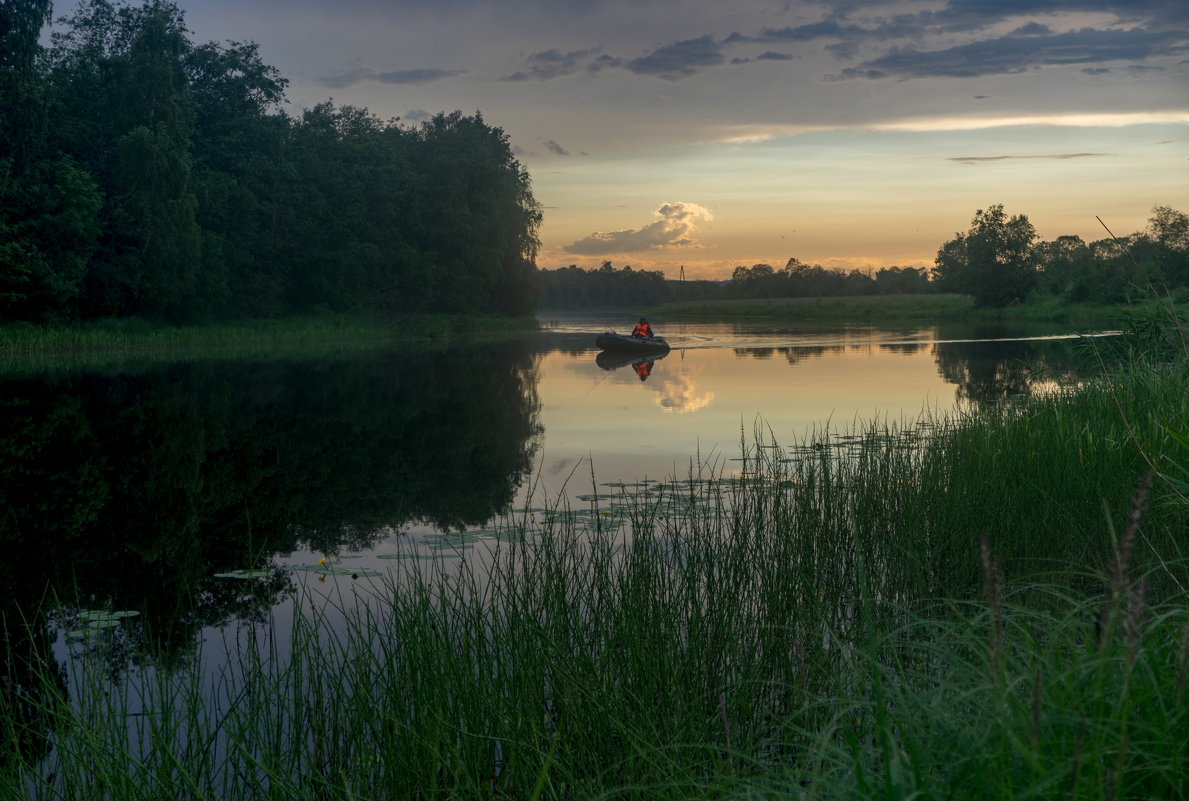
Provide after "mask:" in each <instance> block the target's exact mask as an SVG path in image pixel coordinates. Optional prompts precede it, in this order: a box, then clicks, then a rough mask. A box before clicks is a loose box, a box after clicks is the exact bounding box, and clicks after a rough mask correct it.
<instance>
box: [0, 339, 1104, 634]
mask: <svg viewBox="0 0 1189 801" xmlns="http://www.w3.org/2000/svg"><path fill="white" fill-rule="evenodd" d="M606 327H607V325H606V324H605V323H604V322H602V321H599V320H582V319H570V320H564V321H561V322H559V323H557V324H556V325H555V326H554V327H552V328H550V329H548V330H546V331H545V332H544V333H542V334H540V335H537V336H532V337H525V338H522V339H516V340H512V341H507V342H502V343H498V344H484V345H478V346H472V347H458V348H451V349H444V350H433V351H419V352H404V353H387V352H377V353H372V354H368V355H365V356H354V357H352V358H349V359H346V360H337V361H336V360H326V361H285V362H267V363H250V362H242V361H236V362H228V363H182V364H172V365H165V366H162V365H160V364H154V365H150V366H145V367H143V368H141V369H125V370H123V371H121V372H118V373H103V374H94V375H81V374H55V375H33V376H11V375H9V376H0V385H2V386H0V450H2V452H3V459H2V460H0V498H2V499H3V513H2V516H0V541H2V542H3V543H4V546H5V548H4V550H5V558H4V559H3V560H0V577H2V582H3V586H4V587H6V588H7V589H8V592H7V593H5V595H4V598H3V601H2V602H0V604H2V606H0V612H2V613H3V614H4V615H5V616H6V617H7V618H8V619H9V620H14V619H18V618H17V616H24V617H25V618H26V619H29V618H32V619H33V621H34V622H37V621H38V620H42V619H43V618H41V615H42V614H43V613H42V612H41V611H39V610H41V609H42V608H43V607H42V606H41V604H40V602H41V601H42V599H44V598H46V597H47V591H48V592H52V593H57V594H58V596H59V597H61V598H63V599H64V600H65V601H66V603H67V605H68V607H75V608H78V609H91V610H96V609H108V610H125V611H129V612H136V613H137V617H136V618H134V619H132V621H135V625H134V624H133V623H132V622H129V621H125V622H123V623H120V624H119V626H118V627H117V628H118V630H119V631H125V630H128V629H133V630H141V629H139V628H137V627H139V626H140V625H141V624H143V623H147V624H148V627H147V628H148V630H151V631H153V632H155V637H156V638H157V639H158V640H159V641H162V644H164V645H166V647H167V648H172V649H175V650H176V651H177V652H179V653H184V652H186V651H187V650H189V649H192V648H193V647H194V644H195V643H196V642H203V641H208V640H210V639H212V636H211V632H214V631H217V629H216V628H212V627H217V626H220V625H221V624H225V623H227V622H229V621H235V620H239V621H252V620H259V619H263V618H265V617H266V616H268V615H277V614H279V613H280V612H279V610H283V609H285V608H289V609H291V607H286V603H287V601H286V599H287V598H288V597H289V596H290V594H291V591H292V589H293V587H294V586H295V582H301V581H304V580H305V579H307V578H308V577H310V576H312V575H314V574H313V573H306V572H302V571H301V570H300V569H298V570H296V571H295V570H293V568H294V567H297V568H301V567H302V566H310V565H314V564H315V563H316V560H317V559H318V558H319V557H321V556H323V555H338V556H340V557H345V558H347V559H350V558H354V560H355V561H353V562H352V561H343V562H341V563H340V564H341V565H348V566H349V567H348V568H347V569H345V570H341V571H340V573H334V572H325V571H324V572H322V573H319V574H318V575H319V577H320V578H321V579H322V580H323V582H325V581H327V580H328V581H329V584H328V586H329V585H334V584H336V583H341V582H350V581H352V579H351V576H350V575H349V574H350V573H352V572H354V573H356V574H357V575H358V574H359V573H360V572H361V571H362V572H364V573H365V574H366V572H367V571H369V570H375V571H382V570H383V569H384V568H385V566H386V565H391V564H392V562H385V561H384V557H386V556H392V555H394V554H395V553H397V552H401V551H407V550H408V549H409V548H410V547H412V546H414V545H416V544H425V543H431V544H432V543H434V542H435V540H436V539H437V538H440V536H441V535H442V533H443V532H457V531H459V530H460V529H464V528H474V527H477V526H483V525H484V524H486V523H487V522H488V521H489V520H490V519H491V518H492V517H493V516H495V515H497V514H498V513H499V512H500V511H501V510H504V509H507V508H508V507H509V506H510V505H512V506H516V507H523V506H524V505H525V503H526V502H527V501H526V495H527V494H528V488H529V487H533V488H534V489H535V493H534V498H536V497H541V496H543V499H544V500H546V501H548V500H549V499H550V498H556V497H566V498H571V499H574V498H577V497H579V496H580V495H581V494H584V493H588V492H590V491H591V489H592V486H595V485H597V484H598V483H601V482H614V481H625V482H629V481H637V480H643V479H650V480H658V479H661V480H663V479H665V478H667V477H669V476H677V477H681V476H684V475H685V474H686V473H687V471H688V470H689V469H690V465H691V460H693V459H700V461H701V463H703V464H707V465H712V466H714V467H715V469H716V470H719V471H722V472H726V473H728V474H729V473H730V471H731V470H732V468H733V466H734V465H735V462H733V461H732V460H733V459H734V458H735V457H737V456H738V455H739V453H740V441H741V439H744V440H751V438H752V436H753V432H754V431H755V430H756V427H757V426H760V427H761V428H762V429H763V431H764V433H765V435H766V436H771V437H773V438H775V439H776V440H777V441H778V442H780V443H787V444H790V445H792V444H795V443H796V442H798V441H799V440H801V439H802V438H804V437H805V436H806V435H807V434H808V433H810V432H812V431H814V430H817V431H819V432H820V431H821V430H822V429H823V428H828V429H829V431H830V432H832V433H834V434H838V435H843V434H846V433H847V432H848V431H849V430H851V429H852V428H853V427H854V426H855V425H856V424H861V423H863V422H864V421H870V420H873V419H878V420H888V421H889V422H899V421H901V420H913V419H916V418H918V417H919V416H920V415H921V414H922V413H939V412H948V411H950V410H953V409H955V408H958V407H962V406H964V405H971V404H985V403H998V402H1002V401H1004V400H1006V399H1011V398H1015V397H1018V396H1022V395H1026V394H1028V393H1029V392H1037V391H1049V390H1051V389H1052V388H1054V387H1057V386H1061V385H1069V384H1073V383H1076V382H1078V381H1081V380H1084V379H1086V378H1088V377H1090V376H1091V375H1093V372H1094V359H1093V357H1092V356H1091V355H1089V354H1088V353H1087V352H1086V347H1085V344H1084V343H1083V342H1081V341H1079V340H1078V339H1077V338H1076V337H1072V336H1070V334H1071V333H1072V332H1070V331H1060V330H1057V331H1054V330H1047V331H1045V330H1030V331H1015V332H1012V331H1007V330H1003V329H993V328H985V329H982V330H979V329H973V328H958V327H953V328H914V329H895V330H893V329H881V328H873V327H852V328H848V329H834V330H829V329H814V330H795V329H791V328H787V327H786V328H774V327H765V326H761V325H726V324H710V325H693V324H685V325H665V324H663V322H662V323H658V324H656V325H655V327H656V328H657V332H658V334H661V335H663V336H666V337H667V338H668V339H669V341H670V343H671V344H672V345H673V346H674V349H673V351H672V352H670V353H669V354H668V355H667V356H665V357H664V358H661V359H657V360H655V361H654V362H653V363H652V364H650V365H641V364H638V363H637V364H633V363H631V362H626V363H620V364H615V363H613V362H612V363H609V362H608V361H607V359H606V358H605V357H604V358H598V351H597V350H596V349H595V347H594V345H593V341H594V336H595V334H597V333H598V332H601V331H602V330H604V329H605V328H606ZM624 327H628V326H626V325H621V328H624ZM592 473H593V483H592ZM245 569H264V570H265V571H267V572H265V573H264V574H262V575H261V576H260V577H259V578H256V579H254V580H252V581H237V580H234V579H229V578H224V577H220V576H218V575H217V574H219V573H226V572H229V571H236V570H245ZM50 622H52V624H53V625H47V626H43V627H42V628H44V629H45V632H44V634H39V635H37V637H38V638H41V637H45V638H49V640H51V641H53V640H55V639H56V640H57V641H58V642H59V652H61V643H63V642H65V641H66V639H67V632H68V631H70V630H72V629H73V630H76V631H78V630H85V629H86V628H87V626H86V619H85V618H79V617H72V616H69V615H68V616H67V618H66V619H62V620H57V619H54V620H51V621H50ZM87 636H91V635H89V634H88V635H87ZM104 636H108V635H104ZM129 636H130V637H131V635H129ZM134 640H135V637H131V639H129V642H128V646H127V647H128V648H129V649H133V648H135V641H134ZM31 646H32V643H28V642H24V643H23V644H22V643H18V644H17V647H18V650H20V649H21V648H24V647H31Z"/></svg>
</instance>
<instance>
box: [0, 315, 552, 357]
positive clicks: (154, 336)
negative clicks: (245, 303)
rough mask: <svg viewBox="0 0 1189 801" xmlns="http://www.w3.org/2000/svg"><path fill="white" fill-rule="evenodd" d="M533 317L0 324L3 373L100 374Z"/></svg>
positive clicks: (490, 329)
mask: <svg viewBox="0 0 1189 801" xmlns="http://www.w3.org/2000/svg"><path fill="white" fill-rule="evenodd" d="M535 327H536V324H535V322H534V321H533V320H531V319H504V318H486V317H470V316H458V315H445V314H437V315H416V316H404V317H386V316H380V315H366V314H356V315H349V314H330V313H326V314H315V315H307V316H303V317H286V318H277V319H258V320H244V321H238V322H225V323H209V324H196V325H191V326H174V325H166V324H160V323H150V322H148V321H145V320H141V319H121V320H101V321H97V322H91V323H77V324H73V325H42V326H39V325H32V324H28V323H10V324H7V325H4V326H0V370H2V371H11V370H19V369H41V370H44V369H51V368H69V367H88V368H95V367H97V366H102V365H105V364H113V363H115V364H118V363H120V362H122V361H128V360H138V361H143V360H146V359H164V360H169V361H176V360H178V359H210V358H217V359H227V358H237V357H255V358H259V357H262V356H267V357H283V356H311V355H313V356H326V355H337V354H344V353H353V352H360V351H367V350H373V349H376V348H380V347H386V348H391V347H395V346H399V345H401V344H407V343H416V344H417V345H418V346H424V344H425V343H427V342H435V341H442V340H449V339H452V338H457V337H459V336H482V335H495V334H501V333H508V332H523V331H528V330H533V329H535Z"/></svg>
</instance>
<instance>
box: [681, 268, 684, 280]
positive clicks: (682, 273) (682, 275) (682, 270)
mask: <svg viewBox="0 0 1189 801" xmlns="http://www.w3.org/2000/svg"><path fill="white" fill-rule="evenodd" d="M681 280H682V281H684V280H685V265H684V264H683V265H681Z"/></svg>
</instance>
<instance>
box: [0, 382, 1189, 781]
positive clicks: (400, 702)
mask: <svg viewBox="0 0 1189 801" xmlns="http://www.w3.org/2000/svg"><path fill="white" fill-rule="evenodd" d="M1161 369H1162V371H1163V372H1160V373H1159V375H1160V376H1164V377H1168V376H1169V373H1168V371H1169V370H1172V371H1173V372H1174V374H1175V371H1176V370H1177V369H1182V368H1179V367H1177V366H1176V365H1175V364H1172V365H1171V366H1167V365H1166V366H1165V367H1164V368H1161ZM1153 376H1154V374H1153V373H1152V371H1151V369H1149V368H1147V367H1143V366H1137V368H1136V369H1129V370H1120V371H1118V372H1117V373H1116V374H1115V375H1114V376H1112V378H1111V380H1110V381H1109V382H1102V383H1098V384H1094V385H1091V386H1088V387H1085V388H1083V389H1081V390H1080V391H1077V392H1068V393H1053V394H1050V395H1046V396H1042V397H1035V398H1031V399H1029V400H1027V401H1025V402H1022V403H1019V404H1012V405H1010V406H1004V407H1002V408H997V409H982V410H980V411H978V412H971V413H970V414H968V415H966V416H959V417H950V418H943V419H935V420H927V421H922V424H912V425H904V426H894V425H887V424H882V425H879V424H873V425H870V426H868V427H866V428H863V429H860V430H856V431H848V432H842V435H841V436H839V435H835V434H833V433H831V432H830V431H825V430H823V431H820V432H816V433H814V434H812V435H811V436H810V437H809V438H808V439H807V441H805V442H803V443H799V444H798V445H797V446H796V447H785V446H781V445H779V444H777V443H775V442H773V441H771V437H770V435H769V434H767V433H766V432H761V433H757V434H756V435H754V436H753V437H751V438H750V439H745V441H744V442H742V443H741V451H742V457H741V461H740V462H738V463H733V466H732V470H731V473H730V474H729V475H728V474H726V472H725V471H724V470H723V469H722V465H721V464H719V465H702V464H698V463H696V462H694V463H691V467H690V470H689V472H688V474H687V475H686V476H683V477H673V478H671V479H669V480H667V481H665V482H656V483H649V484H645V485H625V486H611V487H605V486H593V487H591V489H590V491H589V493H583V494H582V496H581V497H578V496H576V495H574V494H572V493H571V494H570V495H568V496H563V497H561V498H559V499H555V500H552V501H551V502H549V503H548V504H547V505H545V506H543V507H538V508H533V509H526V510H524V511H523V512H522V513H520V514H518V515H514V516H511V517H509V518H508V519H507V520H505V521H504V523H503V524H502V526H501V527H500V529H499V531H498V532H497V535H496V536H492V537H482V538H479V544H474V543H468V545H472V546H473V550H470V551H468V553H470V554H473V556H472V557H471V558H468V559H466V560H457V559H452V560H450V564H451V565H452V567H451V569H448V570H447V569H443V565H444V564H445V561H446V560H444V559H436V560H429V561H425V560H413V559H407V560H393V561H392V563H391V565H392V569H391V570H389V571H388V572H387V573H385V574H384V576H382V577H380V578H375V579H370V580H368V579H360V580H351V579H350V577H348V576H343V575H338V574H334V575H332V576H330V577H329V578H330V582H331V583H330V584H329V585H327V586H330V587H332V588H333V591H332V592H330V593H329V594H326V593H324V589H323V588H320V586H319V585H318V584H315V583H312V576H306V574H298V577H297V579H298V585H299V586H300V587H301V588H302V589H301V590H300V591H299V593H298V595H297V597H296V598H295V599H294V600H293V611H294V614H293V615H292V623H291V624H289V625H288V628H287V629H286V630H284V631H278V626H279V624H273V625H271V626H268V625H266V626H250V625H248V624H236V626H238V628H237V627H236V626H232V625H229V626H228V627H227V628H226V629H224V635H225V637H226V644H225V647H224V651H225V652H226V657H225V659H221V660H214V661H212V662H211V663H204V661H203V660H201V659H199V658H198V657H197V656H196V657H195V658H194V659H193V660H192V661H191V662H190V663H189V664H186V665H183V666H181V667H178V668H174V669H168V670H166V669H160V670H158V669H157V668H155V667H154V664H155V663H154V661H153V659H152V658H151V655H146V658H145V660H144V664H143V666H142V667H139V668H138V669H136V670H134V671H131V672H130V673H128V674H126V675H123V676H120V677H117V679H116V680H115V681H113V678H112V676H111V674H110V671H107V670H105V669H104V668H103V665H104V664H106V663H105V662H104V661H103V660H102V659H95V658H93V657H94V653H95V649H101V648H102V647H103V643H104V642H105V641H106V640H105V639H104V638H105V637H108V636H109V633H108V632H103V633H100V634H97V635H96V636H95V637H94V638H93V639H89V640H88V641H87V648H88V649H89V650H88V651H87V653H83V652H78V655H77V656H76V657H72V658H69V659H67V660H66V662H65V670H66V671H67V672H68V675H67V677H66V680H65V681H59V680H58V679H57V678H56V671H57V670H58V669H59V668H58V666H57V665H56V664H54V663H53V662H52V660H48V659H47V660H44V661H39V662H38V666H37V667H36V668H35V670H34V675H35V676H37V677H38V681H39V682H40V684H39V689H38V691H37V692H28V693H27V694H25V695H21V693H22V692H24V691H23V690H21V689H20V688H17V690H16V694H17V695H18V696H19V697H20V698H21V699H22V703H25V704H27V705H30V706H32V707H34V708H35V711H36V713H37V714H34V715H26V716H23V717H7V718H5V720H4V721H3V722H2V723H0V726H2V727H3V729H2V730H0V731H2V733H3V746H2V748H3V753H2V754H0V766H2V767H0V796H2V797H4V798H31V799H75V798H78V799H82V798H96V797H104V798H111V799H133V798H136V799H140V798H171V799H172V798H211V799H215V798H218V799H257V798H270V799H271V798H276V799H323V798H344V799H345V798H369V799H381V798H393V799H408V798H424V799H428V798H517V799H519V798H532V797H540V798H551V799H555V798H556V799H560V798H574V799H577V798H583V799H586V798H656V799H665V798H691V797H732V798H741V797H752V798H821V797H828V798H840V799H851V798H853V799H870V798H889V799H891V798H897V799H899V798H910V797H915V798H1062V799H1065V798H1075V799H1076V798H1087V799H1088V798H1094V799H1106V798H1110V799H1122V798H1176V797H1184V796H1185V795H1186V794H1187V793H1189V786H1187V785H1186V778H1185V776H1186V775H1187V774H1186V772H1185V771H1184V765H1185V764H1186V761H1187V760H1189V703H1187V699H1186V695H1185V693H1186V691H1187V690H1189V687H1187V683H1186V671H1187V669H1189V618H1187V614H1186V612H1187V609H1189V596H1187V595H1186V593H1185V591H1184V589H1183V588H1184V587H1186V586H1189V559H1187V558H1186V555H1185V554H1184V553H1183V551H1182V550H1181V549H1183V547H1184V542H1185V540H1184V535H1185V532H1186V531H1187V530H1189V505H1186V504H1184V503H1183V502H1182V499H1181V498H1180V497H1179V496H1178V495H1177V493H1176V492H1175V491H1174V490H1175V488H1174V487H1173V486H1172V485H1170V484H1169V483H1168V482H1166V481H1163V480H1162V479H1161V476H1164V475H1169V476H1173V475H1176V468H1177V466H1178V464H1179V462H1178V461H1177V460H1178V459H1179V456H1178V453H1179V451H1178V450H1177V447H1178V445H1177V440H1176V438H1175V437H1171V436H1170V435H1169V431H1170V430H1173V431H1175V430H1180V428H1179V427H1180V426H1181V425H1182V423H1183V422H1184V421H1185V420H1186V419H1189V416H1187V415H1186V400H1185V394H1184V392H1183V390H1182V391H1180V392H1178V386H1177V384H1176V382H1175V380H1168V381H1164V380H1153ZM1183 386H1184V385H1183V384H1182V385H1181V387H1183ZM1148 472H1150V473H1151V475H1152V480H1151V483H1150V485H1148V484H1146V483H1143V484H1140V483H1137V482H1139V478H1140V476H1143V475H1144V474H1145V473H1148ZM592 483H593V482H592ZM567 497H568V498H570V500H566V498H567ZM302 576H304V577H305V578H306V579H309V580H301V577H302ZM240 580H250V579H240ZM120 625H121V626H131V625H135V623H133V622H130V621H127V620H123V621H121V623H120ZM282 635H283V636H282ZM88 654H90V656H88ZM10 694H11V693H10ZM21 721H26V723H22V722H21ZM36 737H43V738H48V740H49V742H50V743H51V744H52V750H51V752H50V754H49V756H48V757H46V758H44V759H40V760H38V759H25V758H24V756H23V755H22V754H23V752H22V750H21V749H22V746H21V745H20V744H21V743H27V742H29V740H30V739H32V738H36Z"/></svg>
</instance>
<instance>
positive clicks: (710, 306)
mask: <svg viewBox="0 0 1189 801" xmlns="http://www.w3.org/2000/svg"><path fill="white" fill-rule="evenodd" d="M1119 310H1120V307H1119V306H1115V305H1102V304H1088V303H1077V304H1062V303H1058V302H1056V301H1053V300H1052V299H1045V300H1042V301H1036V302H1029V303H1021V304H1017V305H1015V306H1009V307H1008V308H1006V309H978V308H976V307H975V305H974V300H973V299H972V298H971V297H970V296H969V295H957V294H937V295H852V296H838V297H820V298H818V297H813V298H743V299H738V300H700V301H699V300H691V301H674V302H671V303H662V304H660V305H658V306H655V307H653V308H652V309H650V310H649V313H651V314H652V315H654V316H658V317H665V318H668V319H690V318H698V319H738V318H756V317H762V318H766V319H770V320H782V321H802V322H819V323H820V322H945V321H952V320H965V321H970V320H979V321H1016V322H1045V321H1047V322H1079V321H1086V322H1091V321H1102V320H1106V319H1110V318H1112V317H1115V316H1117V315H1118V313H1119Z"/></svg>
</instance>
